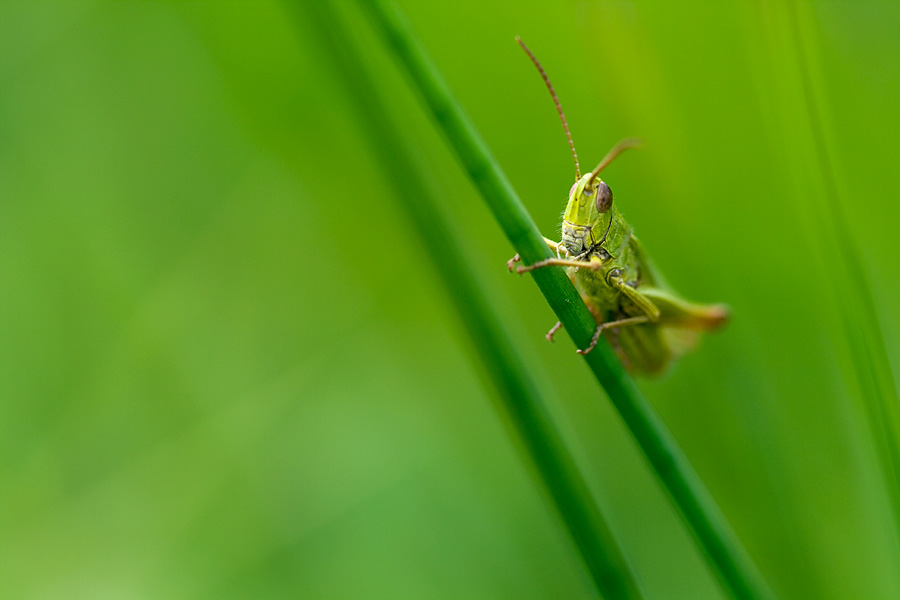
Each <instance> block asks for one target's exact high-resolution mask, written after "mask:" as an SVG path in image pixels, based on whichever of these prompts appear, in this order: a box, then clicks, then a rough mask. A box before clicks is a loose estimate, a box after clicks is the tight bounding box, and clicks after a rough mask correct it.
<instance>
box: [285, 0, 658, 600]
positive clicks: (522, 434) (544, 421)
mask: <svg viewBox="0 0 900 600" xmlns="http://www.w3.org/2000/svg"><path fill="white" fill-rule="evenodd" d="M288 4H289V6H290V7H291V8H294V9H296V8H298V7H301V6H302V7H303V9H304V12H305V14H307V15H309V16H310V17H311V18H312V19H313V21H314V22H315V23H316V25H317V27H316V30H317V31H318V33H319V35H320V37H321V41H322V43H323V46H324V47H325V48H326V49H327V50H328V53H329V54H330V55H331V56H332V57H333V59H334V61H335V64H336V66H337V67H338V68H339V70H340V71H341V72H342V73H343V74H344V77H343V78H342V81H343V82H344V83H345V84H346V86H347V91H348V92H349V94H348V95H349V97H351V98H353V99H354V101H355V108H356V112H357V116H358V120H359V124H360V126H361V128H362V130H363V131H364V132H365V133H366V137H367V138H368V141H369V143H370V145H371V147H372V152H373V155H374V156H376V157H377V159H378V160H379V161H380V167H381V169H382V171H383V172H385V173H386V174H387V176H388V179H389V181H390V183H391V184H392V186H393V187H394V188H395V190H396V192H397V197H398V199H399V200H400V202H401V204H402V206H403V208H404V209H405V210H406V213H407V215H408V216H409V218H410V221H411V222H412V225H413V227H412V229H413V230H415V231H416V232H418V234H419V236H420V237H421V241H422V244H421V245H422V248H423V253H424V254H425V255H427V256H428V257H429V258H430V259H431V261H432V263H433V267H434V270H435V272H436V273H438V274H439V275H440V280H441V282H442V283H443V284H444V288H445V291H446V293H447V295H448V296H449V297H450V298H451V299H452V301H453V304H454V306H455V308H456V310H457V311H458V312H459V314H460V316H461V318H462V321H463V324H464V325H465V328H466V331H467V332H468V334H469V336H470V337H471V341H472V343H473V347H474V349H475V351H476V352H477V355H478V358H479V361H480V364H481V365H482V367H483V368H484V370H485V371H486V373H487V374H488V377H489V379H490V381H491V382H492V383H493V385H494V387H495V389H496V391H497V394H498V396H499V398H500V400H501V404H502V408H503V410H504V412H505V413H506V415H507V416H508V417H509V420H510V421H511V422H512V424H513V426H514V429H515V431H516V433H517V434H518V437H519V439H520V440H521V442H522V444H523V446H524V448H525V449H526V451H527V454H528V455H529V456H530V458H531V460H532V461H533V463H534V465H535V467H536V470H537V473H538V475H539V476H540V479H541V480H542V481H543V483H544V487H545V489H546V491H547V493H548V494H549V496H550V497H551V499H552V501H553V503H554V504H555V506H556V508H557V510H558V511H559V514H560V516H561V518H562V520H563V522H564V524H565V527H566V529H567V530H568V532H569V534H570V535H571V536H572V538H573V540H574V542H575V545H576V547H577V549H578V551H579V553H580V555H581V557H582V559H583V561H584V564H585V566H586V568H587V570H588V572H589V574H590V576H591V578H592V580H593V581H594V584H595V585H596V588H597V590H598V591H599V592H600V594H601V595H602V596H603V597H605V598H610V599H612V598H623V599H631V598H634V599H638V598H642V597H643V596H642V594H641V593H640V590H639V588H638V586H637V583H636V580H635V578H634V576H633V574H632V572H631V570H630V569H629V567H628V565H627V563H626V561H625V558H624V556H623V554H622V552H621V550H620V549H619V547H618V545H617V543H616V541H615V539H614V537H613V535H612V532H611V531H610V528H609V526H608V525H607V523H606V521H605V520H604V518H603V515H602V514H601V513H600V510H599V508H598V507H597V503H596V501H595V499H594V498H593V496H592V494H591V492H590V490H589V488H588V486H587V483H586V482H585V479H584V477H583V476H582V474H581V472H580V471H579V469H578V466H577V464H576V463H575V461H574V459H573V457H572V454H571V452H570V451H569V449H568V448H567V446H566V443H565V440H564V437H563V435H562V434H561V432H560V430H559V429H558V428H557V427H556V425H555V424H554V422H553V419H552V417H551V414H550V412H549V410H548V408H547V405H546V403H545V401H544V399H543V398H542V396H541V393H540V390H539V387H538V385H537V384H536V383H535V381H534V380H533V378H532V376H531V375H530V370H529V368H528V367H527V366H526V364H525V362H524V361H523V359H522V358H521V357H520V356H519V355H518V354H517V353H516V351H515V345H514V344H513V343H512V341H511V340H510V338H509V337H508V335H507V334H506V332H505V331H504V330H503V328H502V326H501V324H500V320H499V318H498V317H497V315H496V314H495V313H494V312H493V310H492V309H491V307H490V305H489V302H488V301H487V298H486V297H485V295H484V293H483V292H482V290H481V288H480V286H479V285H478V283H477V282H476V281H475V279H474V277H473V275H472V272H471V269H470V268H469V267H468V265H467V261H466V260H465V258H464V257H463V254H462V252H460V250H459V249H460V248H462V244H461V243H460V240H459V239H457V237H456V235H455V233H454V232H453V231H452V230H451V229H450V228H449V227H448V226H447V222H448V219H446V218H445V217H443V216H442V214H441V213H442V211H441V208H440V205H439V203H438V201H437V198H436V197H435V196H434V194H433V193H432V192H431V191H430V188H429V185H428V183H427V174H425V173H423V171H422V169H421V167H420V166H419V165H418V164H417V162H416V160H415V159H414V155H413V150H412V149H411V148H410V147H409V145H408V144H407V143H406V142H405V140H404V139H403V136H402V135H401V134H400V133H399V132H400V131H401V130H400V128H399V127H397V126H396V125H395V124H394V123H393V122H392V120H391V116H390V115H391V113H390V110H389V109H388V104H387V102H386V100H385V99H384V98H383V96H382V94H381V92H380V91H379V88H378V86H377V85H376V82H374V81H373V80H372V78H371V76H370V75H369V73H368V72H367V71H366V70H365V69H364V68H363V65H362V61H361V59H360V55H359V52H358V51H357V50H356V49H355V48H354V38H353V37H352V36H351V35H349V33H348V32H347V28H346V27H345V26H344V25H343V24H342V21H341V17H340V15H339V14H337V11H336V10H334V8H333V7H332V6H331V5H330V4H329V3H324V2H310V3H306V4H302V5H298V4H293V3H288Z"/></svg>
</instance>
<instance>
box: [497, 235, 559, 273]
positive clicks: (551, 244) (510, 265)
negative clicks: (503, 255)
mask: <svg viewBox="0 0 900 600" xmlns="http://www.w3.org/2000/svg"><path fill="white" fill-rule="evenodd" d="M544 243H545V244H547V247H548V248H550V249H551V250H553V251H554V252H556V258H557V259H562V253H565V254H566V256H568V255H569V254H568V252H566V249H565V248H564V247H563V243H562V242H556V241H554V240H551V239H550V238H544ZM521 261H522V257H521V256H519V255H518V254H516V255H515V256H513V257H512V258H511V259H509V260H508V261H506V268H507V269H509V270H510V271H512V270H514V269H516V263H518V262H521ZM535 264H537V263H535ZM536 268H538V267H535V266H534V265H531V267H530V268H527V270H528V271H530V270H532V269H536ZM516 270H518V269H516ZM523 272H524V271H519V273H523Z"/></svg>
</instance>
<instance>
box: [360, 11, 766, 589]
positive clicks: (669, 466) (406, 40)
mask: <svg viewBox="0 0 900 600" xmlns="http://www.w3.org/2000/svg"><path fill="white" fill-rule="evenodd" d="M364 4H365V5H367V6H369V7H370V8H371V9H372V10H371V14H372V15H373V16H374V18H375V21H376V23H377V25H378V27H379V28H380V29H381V31H382V33H383V35H384V36H385V38H386V40H387V43H388V45H389V46H390V47H391V48H392V49H393V51H394V52H395V53H396V54H397V56H398V58H399V59H400V61H401V62H402V63H403V64H404V66H405V67H406V69H407V70H408V72H409V74H410V76H411V78H412V80H413V82H414V84H415V86H416V87H417V88H418V90H419V92H420V93H421V94H422V96H423V97H424V100H425V102H426V104H427V105H428V107H429V109H430V110H431V112H432V113H433V115H434V117H435V119H436V120H437V123H438V125H439V126H440V127H441V129H442V130H443V132H444V134H445V135H446V136H447V138H448V140H449V142H450V145H451V146H452V147H453V148H454V150H455V151H456V153H457V156H458V157H459V159H460V160H461V161H462V163H463V165H464V167H465V168H466V170H467V171H468V173H469V175H470V177H471V178H472V180H473V182H474V183H475V185H476V186H477V187H478V189H479V190H480V192H481V194H482V196H483V198H484V200H485V202H486V203H487V204H488V206H489V208H490V209H491V210H492V211H493V213H494V216H495V218H496V219H497V222H498V223H499V224H500V226H501V227H502V228H503V230H504V233H505V234H506V236H507V238H508V239H509V240H510V242H512V244H513V246H514V247H515V249H516V250H517V251H518V252H519V254H520V255H521V256H522V259H523V260H524V261H525V262H526V263H531V262H535V261H537V260H540V259H543V258H547V257H549V255H550V251H549V249H548V248H547V247H546V245H545V244H544V243H543V241H542V238H541V235H540V233H539V232H538V230H537V227H536V226H535V224H534V221H533V220H532V219H531V217H530V215H529V214H528V213H527V211H526V210H525V208H524V207H523V205H522V203H521V201H520V200H519V198H518V196H517V195H516V193H515V191H514V190H513V188H512V186H511V184H510V183H509V181H508V180H507V178H506V176H505V175H504V174H503V172H502V170H501V169H500V167H499V165H498V164H497V163H496V161H495V160H494V158H493V156H492V155H491V153H490V151H489V150H488V148H487V146H486V145H485V143H484V141H483V140H482V139H481V137H480V135H479V134H478V133H477V131H476V130H475V127H474V125H473V124H472V123H471V121H470V120H469V118H468V116H467V115H465V114H464V112H463V111H462V108H461V107H460V106H459V105H458V104H457V103H456V101H455V100H454V99H453V97H452V95H451V93H450V90H449V88H448V87H447V84H446V83H445V82H444V80H443V78H442V77H441V75H440V74H439V72H438V70H437V67H436V66H435V65H434V64H433V63H432V62H431V59H430V58H429V57H428V56H427V54H426V52H425V50H424V48H422V46H421V45H420V44H419V42H418V41H417V40H416V39H415V36H414V35H413V33H412V30H411V27H410V26H409V24H408V22H407V21H406V19H405V17H404V16H403V15H402V14H401V13H400V12H399V10H398V9H397V8H396V7H394V6H393V5H388V4H387V3H386V2H384V1H383V0H369V1H367V2H364ZM532 275H533V277H534V280H535V282H536V283H537V284H538V287H539V288H540V289H541V292H542V293H543V294H544V296H545V298H546V299H547V301H548V303H549V304H550V306H551V307H552V308H553V310H554V312H555V313H556V315H557V316H558V317H559V320H560V321H562V323H563V325H564V326H565V328H566V331H567V332H569V335H571V336H572V339H573V340H574V341H575V343H576V344H577V345H578V346H579V347H585V346H586V345H587V343H588V342H589V340H590V338H591V335H592V333H593V330H594V327H595V323H594V320H593V318H592V317H591V315H590V313H589V312H588V310H587V307H586V306H585V305H584V303H583V302H582V300H581V298H580V297H579V296H578V293H577V292H576V291H575V288H574V287H573V286H572V284H571V282H570V281H569V279H568V277H567V276H566V275H565V273H563V271H562V269H541V270H536V271H533V272H532ZM585 360H586V361H587V363H588V365H589V366H590V368H591V370H592V371H593V373H594V375H595V376H596V377H597V379H598V381H599V382H600V384H601V385H602V386H603V387H604V388H605V390H606V392H607V394H608V395H609V397H610V400H611V401H612V402H613V404H614V405H615V407H616V409H617V410H618V411H619V414H620V415H621V416H622V418H623V420H624V421H625V423H626V425H627V426H628V428H629V429H630V430H631V433H632V435H634V437H635V439H636V441H637V442H638V444H639V445H640V447H641V449H642V450H643V452H644V454H645V455H646V456H647V458H648V460H649V461H650V463H651V465H652V466H653V468H654V470H655V471H656V474H657V476H658V477H659V478H660V480H661V481H662V483H663V484H664V486H665V487H666V489H667V490H668V492H669V494H670V495H671V497H672V499H673V500H674V501H675V503H676V505H677V506H678V508H679V509H680V511H681V513H682V515H683V516H684V518H685V519H686V521H687V523H688V524H689V526H690V528H691V531H692V533H693V534H694V536H695V539H696V540H697V542H698V543H699V544H700V547H701V548H702V549H703V551H704V553H705V555H706V557H707V558H708V559H709V561H710V563H711V565H712V566H713V567H714V569H715V572H716V574H717V575H718V576H719V578H720V581H721V582H722V583H723V584H724V586H725V588H726V589H727V590H728V591H729V592H730V593H731V594H732V595H733V596H734V597H735V598H747V599H750V598H769V597H771V592H770V591H769V590H768V588H767V586H766V584H765V582H764V581H763V579H762V578H761V576H760V575H759V573H758V571H757V569H756V566H755V565H754V564H753V562H752V561H751V560H750V558H749V557H748V556H747V554H746V552H745V551H744V549H743V548H742V547H741V545H740V544H739V542H738V541H737V538H736V536H735V535H734V532H733V531H732V530H731V527H730V526H729V525H728V523H727V521H726V520H725V517H724V515H722V513H721V511H720V510H719V508H718V506H717V505H716V504H715V502H714V501H713V500H712V498H711V496H710V495H709V492H708V491H707V490H706V488H705V486H704V485H703V484H702V482H701V481H700V479H699V477H698V476H697V475H696V473H695V472H694V470H693V468H692V467H691V466H690V464H689V463H688V461H687V459H686V457H685V456H684V454H683V452H682V451H681V449H680V448H679V447H678V445H677V444H676V443H675V441H674V439H673V438H672V436H671V434H670V433H669V432H668V430H667V429H666V428H665V426H664V425H663V424H662V422H661V420H660V419H659V417H658V416H657V415H656V414H655V412H654V411H653V410H652V408H651V407H650V405H649V404H648V403H647V402H646V400H645V399H644V398H643V396H642V395H641V393H640V391H639V389H638V388H637V386H636V385H635V384H634V382H633V381H632V379H631V378H630V377H629V376H628V375H627V374H626V373H625V371H624V369H623V368H622V366H621V364H620V363H619V362H618V360H617V359H616V358H615V356H614V355H613V353H612V351H611V349H610V348H609V346H608V345H606V344H603V345H600V346H598V347H597V351H594V352H591V353H590V354H588V355H586V356H585Z"/></svg>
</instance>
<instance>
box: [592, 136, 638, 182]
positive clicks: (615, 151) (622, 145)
mask: <svg viewBox="0 0 900 600" xmlns="http://www.w3.org/2000/svg"><path fill="white" fill-rule="evenodd" d="M643 143H644V142H642V141H641V140H639V139H638V138H625V139H624V140H622V141H621V142H619V143H618V144H616V145H615V146H613V148H612V150H610V151H609V152H607V153H606V156H604V157H603V160H601V161H600V164H599V165H597V167H596V168H595V169H594V170H593V171H591V179H593V178H594V177H596V176H597V175H599V174H600V171H602V170H603V169H605V168H606V166H607V165H608V164H609V163H611V162H612V161H613V159H615V158H616V157H617V156H618V155H620V154H622V153H623V152H625V151H626V150H628V149H629V148H640V147H641V145H643Z"/></svg>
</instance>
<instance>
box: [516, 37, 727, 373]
mask: <svg viewBox="0 0 900 600" xmlns="http://www.w3.org/2000/svg"><path fill="white" fill-rule="evenodd" d="M516 41H518V42H519V44H520V45H521V46H522V48H523V49H524V50H525V52H526V53H527V54H528V56H529V57H530V58H531V60H532V62H533V63H534V65H535V66H536V67H537V69H538V72H539V73H540V74H541V77H542V78H543V80H544V83H545V84H546V86H547V89H548V90H549V92H550V95H551V97H552V98H553V103H554V104H555V105H556V110H557V112H558V113H559V117H560V120H561V121H562V125H563V129H564V130H565V132H566V138H567V139H568V141H569V147H570V148H571V150H572V156H573V158H574V159H575V184H574V185H573V186H572V189H571V190H569V203H568V204H567V205H566V211H565V213H564V214H563V221H562V231H561V237H562V240H561V241H559V242H556V241H553V240H550V239H547V238H544V241H545V242H546V243H547V245H548V246H549V247H550V248H551V249H552V250H554V251H555V252H556V258H548V259H546V260H542V261H539V262H536V263H534V264H532V265H529V266H516V263H517V262H519V260H520V259H519V255H518V254H517V255H516V256H514V257H513V258H512V259H511V260H510V261H509V263H508V266H509V269H510V270H513V269H515V270H516V271H517V272H518V273H519V274H522V273H526V272H528V271H532V270H534V269H540V268H543V267H550V266H561V267H566V268H567V271H568V275H569V277H570V279H572V282H573V283H574V284H575V287H576V288H577V289H578V291H579V293H580V294H581V296H582V297H583V298H584V302H585V304H586V305H587V307H588V309H590V311H591V313H592V314H593V316H594V319H595V320H596V321H597V329H596V331H595V332H594V337H593V339H592V340H591V343H590V345H589V346H588V347H587V348H584V349H578V353H579V354H587V353H588V352H590V351H591V350H593V349H594V347H596V345H597V343H598V341H599V340H600V336H601V335H605V337H606V338H607V339H608V341H609V342H610V344H611V345H612V347H613V349H614V350H615V351H616V353H617V354H618V356H619V358H620V360H621V361H622V363H623V364H624V365H625V367H626V368H627V369H628V370H630V371H634V372H640V373H646V374H656V373H660V372H662V371H663V370H664V369H665V368H666V367H667V366H668V365H669V364H670V363H671V362H673V361H674V360H675V359H677V358H678V357H679V356H681V355H682V354H684V353H685V352H687V351H688V350H690V349H691V348H692V347H693V346H694V345H695V344H696V341H697V338H698V337H699V333H700V332H701V331H707V330H712V329H716V328H718V327H720V326H721V325H723V324H724V323H725V322H726V321H727V320H728V314H729V309H728V307H727V306H725V305H722V304H716V305H701V304H695V303H693V302H688V301H687V300H684V299H683V298H681V297H680V296H679V295H678V294H677V293H675V292H674V291H673V290H672V289H671V288H670V287H669V286H668V284H666V282H665V281H664V280H663V278H662V276H661V275H660V274H659V271H658V270H657V269H656V267H655V266H654V265H653V263H652V262H651V261H650V257H649V256H648V255H647V253H646V252H645V251H644V249H643V248H642V246H641V243H640V242H639V241H638V239H637V238H636V237H635V236H634V232H633V230H632V227H631V226H630V225H629V224H628V223H627V222H626V221H625V219H624V218H623V217H622V215H621V213H620V212H619V211H618V210H617V209H616V207H615V206H613V194H612V190H610V188H609V185H607V184H606V182H605V181H603V180H601V179H600V177H599V174H600V172H601V171H602V170H603V169H604V168H605V167H606V166H607V165H609V163H610V162H612V161H613V159H615V158H616V157H617V156H618V155H619V154H621V153H622V152H623V151H624V150H626V149H628V148H633V147H635V146H637V145H639V142H638V140H634V139H626V140H624V141H622V142H620V143H619V144H617V145H616V146H615V147H614V148H613V149H612V150H610V151H609V153H607V155H606V156H605V157H604V158H603V160H601V161H600V163H599V164H598V165H597V167H596V168H595V169H594V170H593V171H591V172H590V173H587V174H586V175H584V176H582V175H581V171H580V169H579V166H578V155H577V154H576V152H575V144H574V142H573V141H572V135H571V134H570V133H569V126H568V124H567V123H566V117H565V115H564V114H563V111H562V106H561V105H560V103H559V99H558V98H557V96H556V91H555V90H554V89H553V85H552V84H551V83H550V79H549V78H548V77H547V74H546V73H545V72H544V69H543V67H541V64H540V63H539V62H538V60H537V58H535V56H534V54H532V52H531V50H529V49H528V47H527V46H526V45H525V44H524V43H523V42H522V40H521V39H519V38H518V37H517V38H516ZM560 326H561V324H560V323H557V324H556V325H554V326H553V328H552V329H551V330H550V331H549V332H548V333H547V339H548V340H550V341H553V334H554V333H556V331H557V330H559V328H560Z"/></svg>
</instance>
